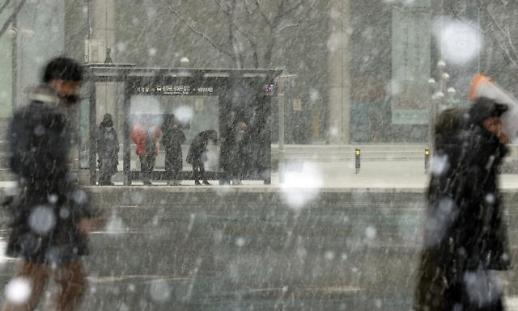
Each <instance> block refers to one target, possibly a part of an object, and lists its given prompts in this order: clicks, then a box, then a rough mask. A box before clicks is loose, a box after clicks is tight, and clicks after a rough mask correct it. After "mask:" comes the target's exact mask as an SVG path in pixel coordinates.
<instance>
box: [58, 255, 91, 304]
mask: <svg viewBox="0 0 518 311" xmlns="http://www.w3.org/2000/svg"><path fill="white" fill-rule="evenodd" d="M54 280H55V281H56V283H57V284H58V285H59V292H58V297H57V299H56V310H58V311H72V310H77V309H78V307H79V305H80V303H81V300H82V298H83V296H84V294H85V292H86V289H87V286H88V284H87V281H86V272H85V270H84V268H83V264H82V263H81V261H73V262H71V263H67V264H65V265H63V266H61V267H59V268H57V269H56V271H55V272H54Z"/></svg>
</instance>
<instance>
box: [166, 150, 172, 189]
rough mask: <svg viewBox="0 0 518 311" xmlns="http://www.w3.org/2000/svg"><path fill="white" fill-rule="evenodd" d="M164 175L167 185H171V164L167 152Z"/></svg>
mask: <svg viewBox="0 0 518 311" xmlns="http://www.w3.org/2000/svg"><path fill="white" fill-rule="evenodd" d="M165 175H166V179H167V184H168V185H172V184H173V181H174V172H173V163H172V156H171V152H168V151H167V150H166V152H165Z"/></svg>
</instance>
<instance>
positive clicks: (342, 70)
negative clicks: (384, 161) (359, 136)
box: [328, 0, 351, 144]
mask: <svg viewBox="0 0 518 311" xmlns="http://www.w3.org/2000/svg"><path fill="white" fill-rule="evenodd" d="M350 9H351V5H350V0H331V12H330V27H329V28H330V36H329V40H328V49H329V60H328V64H329V104H328V136H329V143H331V144H348V143H349V141H350V111H351V80H350V79H351V77H350V72H349V62H350V51H349V42H350V34H351V29H350V26H349V21H350V16H351V14H350Z"/></svg>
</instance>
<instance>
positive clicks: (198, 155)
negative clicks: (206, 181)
mask: <svg viewBox="0 0 518 311" xmlns="http://www.w3.org/2000/svg"><path fill="white" fill-rule="evenodd" d="M217 139H218V134H217V132H216V131H214V130H207V131H203V132H200V133H199V134H198V135H196V137H194V139H193V140H192V142H191V145H190V147H189V152H188V153H187V163H189V164H192V165H202V163H203V160H204V159H203V155H204V154H205V153H206V152H207V145H208V144H209V140H212V141H216V140H217Z"/></svg>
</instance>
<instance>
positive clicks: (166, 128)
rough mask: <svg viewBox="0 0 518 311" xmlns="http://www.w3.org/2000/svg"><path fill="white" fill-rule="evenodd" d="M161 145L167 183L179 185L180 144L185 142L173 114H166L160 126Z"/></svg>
mask: <svg viewBox="0 0 518 311" xmlns="http://www.w3.org/2000/svg"><path fill="white" fill-rule="evenodd" d="M162 133H163V135H162V140H161V142H162V145H163V146H164V149H165V171H166V174H167V178H168V184H169V185H174V186H179V185H181V181H180V173H181V171H182V168H183V157H182V144H183V143H185V140H186V138H185V134H184V133H183V131H182V129H181V124H180V122H178V120H176V118H175V116H174V114H172V115H168V116H167V117H166V118H165V120H164V124H163V126H162Z"/></svg>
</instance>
